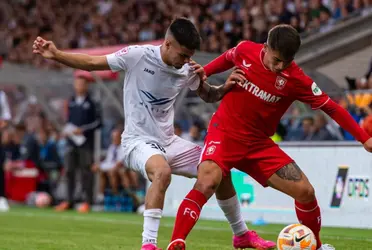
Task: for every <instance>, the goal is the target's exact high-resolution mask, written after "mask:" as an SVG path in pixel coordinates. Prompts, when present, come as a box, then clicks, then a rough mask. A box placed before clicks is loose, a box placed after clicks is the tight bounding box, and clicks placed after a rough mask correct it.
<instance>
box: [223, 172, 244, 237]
mask: <svg viewBox="0 0 372 250" xmlns="http://www.w3.org/2000/svg"><path fill="white" fill-rule="evenodd" d="M216 198H217V202H218V205H219V206H220V208H221V209H222V211H223V212H224V214H225V217H226V219H227V221H228V222H229V224H230V227H231V229H232V231H233V233H234V236H237V237H238V236H242V235H245V234H246V233H247V232H248V227H247V225H246V224H245V222H244V219H243V216H242V214H241V211H240V202H239V200H238V197H237V195H236V192H235V188H234V185H233V183H232V180H231V173H230V172H229V173H228V174H227V175H226V176H225V177H223V178H222V180H221V182H220V185H219V186H218V188H217V189H216Z"/></svg>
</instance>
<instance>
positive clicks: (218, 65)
mask: <svg viewBox="0 0 372 250" xmlns="http://www.w3.org/2000/svg"><path fill="white" fill-rule="evenodd" d="M234 53H235V48H232V49H229V50H228V51H226V52H225V53H223V54H222V55H220V56H219V57H217V58H216V59H214V60H213V61H211V62H210V63H208V64H207V65H205V66H204V70H205V74H206V75H207V76H210V75H214V74H218V73H221V72H224V71H226V70H229V69H231V68H232V67H234V65H235V64H234V62H233V57H234Z"/></svg>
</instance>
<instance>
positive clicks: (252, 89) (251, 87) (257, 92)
mask: <svg viewBox="0 0 372 250" xmlns="http://www.w3.org/2000/svg"><path fill="white" fill-rule="evenodd" d="M238 85H239V86H240V87H242V88H243V89H245V90H246V91H248V92H249V93H251V94H252V95H254V96H256V97H258V98H260V99H261V100H263V101H265V102H269V103H277V102H279V101H280V99H281V97H279V96H276V95H273V94H270V93H268V92H266V91H265V90H262V89H260V88H259V87H258V86H256V85H255V84H254V83H253V82H250V81H245V82H244V83H238Z"/></svg>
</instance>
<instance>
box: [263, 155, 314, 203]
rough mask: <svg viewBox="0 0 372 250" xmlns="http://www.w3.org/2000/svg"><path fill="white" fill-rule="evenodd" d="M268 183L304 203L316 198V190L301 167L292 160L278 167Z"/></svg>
mask: <svg viewBox="0 0 372 250" xmlns="http://www.w3.org/2000/svg"><path fill="white" fill-rule="evenodd" d="M268 185H269V186H270V187H272V188H274V189H276V190H278V191H281V192H283V193H285V194H287V195H289V196H291V197H293V198H294V199H295V200H297V201H299V202H303V203H308V202H311V201H313V200H314V199H315V191H314V188H313V186H312V185H311V184H310V182H309V180H308V178H307V177H306V175H305V174H304V173H303V172H302V171H301V169H300V167H299V166H298V165H297V164H296V163H295V162H291V163H289V164H287V165H285V166H283V167H282V168H280V169H278V170H277V171H276V172H275V173H274V174H273V175H272V176H271V177H270V178H269V180H268Z"/></svg>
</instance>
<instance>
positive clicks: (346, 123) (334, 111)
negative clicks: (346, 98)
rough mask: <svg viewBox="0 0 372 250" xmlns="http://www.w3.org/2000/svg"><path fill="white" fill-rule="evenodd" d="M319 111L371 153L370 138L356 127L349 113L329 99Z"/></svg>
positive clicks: (371, 143)
mask: <svg viewBox="0 0 372 250" xmlns="http://www.w3.org/2000/svg"><path fill="white" fill-rule="evenodd" d="M321 109H322V110H323V111H324V112H325V113H326V114H328V115H329V116H330V117H331V118H332V119H333V120H335V121H336V122H337V123H338V124H339V125H340V126H341V127H342V128H343V129H345V130H346V131H348V132H349V133H350V134H352V135H353V136H354V137H355V139H356V140H358V141H360V142H361V143H363V146H364V148H365V149H366V150H367V151H368V152H371V153H372V138H371V137H370V136H369V135H368V134H367V133H366V132H365V131H364V130H363V129H362V128H361V127H360V126H359V125H358V123H357V122H356V121H355V120H354V119H353V117H352V116H351V115H350V114H349V112H347V111H346V110H345V109H344V108H343V107H341V106H340V105H338V104H337V103H335V102H334V101H332V100H331V99H330V100H329V101H328V102H327V103H326V104H325V105H324V106H323V107H322V108H321Z"/></svg>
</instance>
